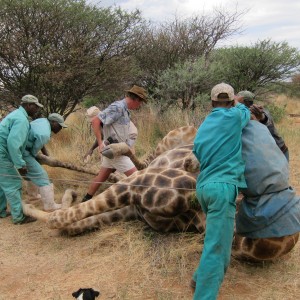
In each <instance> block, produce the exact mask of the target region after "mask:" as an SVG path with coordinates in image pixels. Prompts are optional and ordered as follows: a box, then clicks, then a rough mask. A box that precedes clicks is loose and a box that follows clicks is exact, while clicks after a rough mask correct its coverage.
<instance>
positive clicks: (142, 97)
mask: <svg viewBox="0 0 300 300" xmlns="http://www.w3.org/2000/svg"><path fill="white" fill-rule="evenodd" d="M125 92H126V93H128V92H129V93H131V94H134V95H136V96H138V97H139V98H140V99H141V101H143V102H145V103H147V99H146V98H145V97H144V96H141V95H139V94H137V93H135V92H133V91H132V90H125Z"/></svg>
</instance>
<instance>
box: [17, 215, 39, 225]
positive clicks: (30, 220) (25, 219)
mask: <svg viewBox="0 0 300 300" xmlns="http://www.w3.org/2000/svg"><path fill="white" fill-rule="evenodd" d="M35 221H37V219H36V218H33V217H30V216H24V219H23V220H22V221H20V222H18V223H15V224H16V225H22V224H27V223H31V222H35Z"/></svg>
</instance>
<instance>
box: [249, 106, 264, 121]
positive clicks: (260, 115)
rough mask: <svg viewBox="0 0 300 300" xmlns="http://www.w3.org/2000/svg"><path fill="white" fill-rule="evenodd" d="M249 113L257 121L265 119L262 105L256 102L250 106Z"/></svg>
mask: <svg viewBox="0 0 300 300" xmlns="http://www.w3.org/2000/svg"><path fill="white" fill-rule="evenodd" d="M250 111H251V113H252V114H253V115H254V116H255V117H256V119H257V120H258V121H263V120H264V119H265V114H264V111H263V107H262V106H260V105H257V104H253V105H252V106H251V107H250Z"/></svg>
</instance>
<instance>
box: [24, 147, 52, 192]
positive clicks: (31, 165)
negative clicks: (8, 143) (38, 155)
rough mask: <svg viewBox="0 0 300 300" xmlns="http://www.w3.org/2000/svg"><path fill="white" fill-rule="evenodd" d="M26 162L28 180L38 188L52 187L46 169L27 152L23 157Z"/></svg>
mask: <svg viewBox="0 0 300 300" xmlns="http://www.w3.org/2000/svg"><path fill="white" fill-rule="evenodd" d="M23 159H24V160H25V162H26V167H27V174H26V178H27V179H29V180H30V181H32V182H33V183H34V184H35V185H36V186H39V187H41V186H45V185H50V181H49V177H48V174H47V172H46V171H45V169H44V168H43V167H42V166H41V165H40V163H39V162H38V161H37V160H36V159H35V158H34V157H33V156H32V155H31V154H29V153H28V152H27V151H25V153H24V155H23Z"/></svg>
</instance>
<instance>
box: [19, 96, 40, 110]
mask: <svg viewBox="0 0 300 300" xmlns="http://www.w3.org/2000/svg"><path fill="white" fill-rule="evenodd" d="M21 103H34V104H35V105H37V106H39V107H44V106H43V104H41V103H40V102H39V100H38V98H37V97H35V96H33V95H25V96H23V97H22V99H21Z"/></svg>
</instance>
